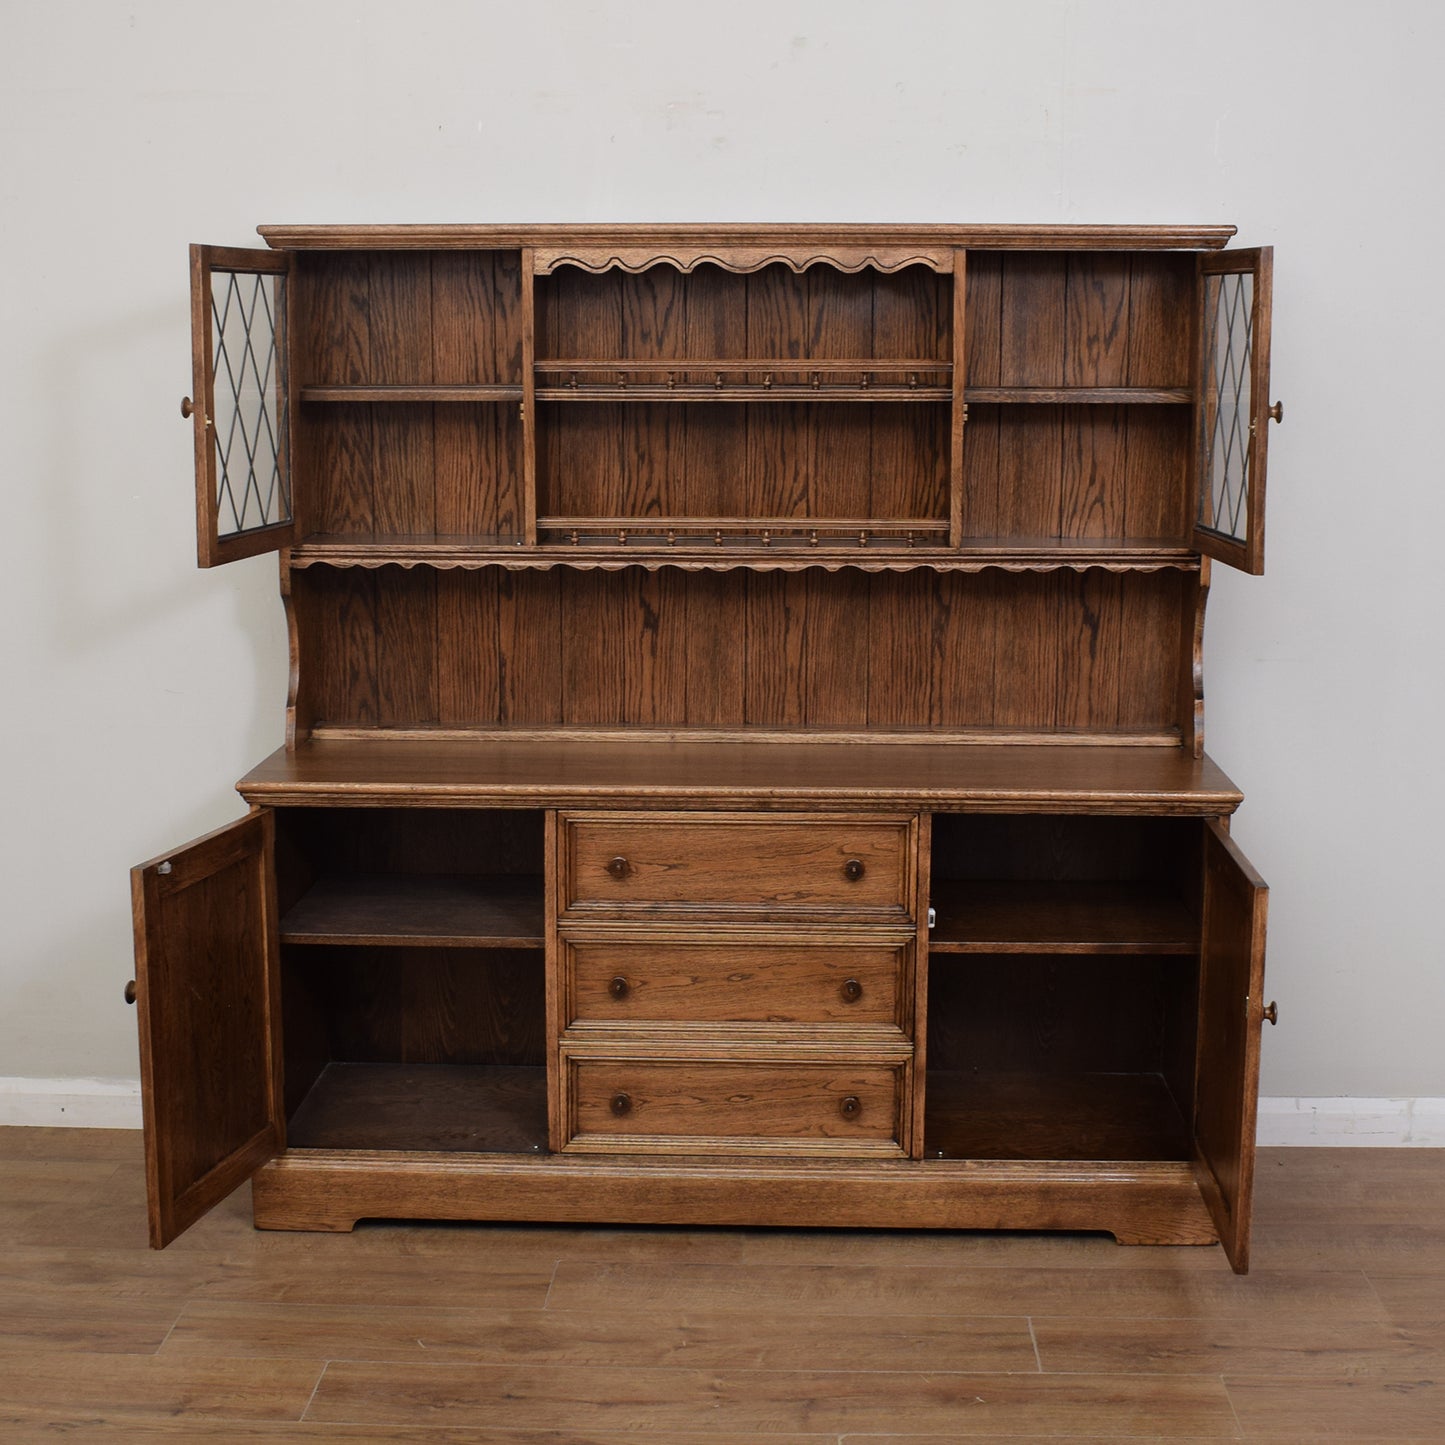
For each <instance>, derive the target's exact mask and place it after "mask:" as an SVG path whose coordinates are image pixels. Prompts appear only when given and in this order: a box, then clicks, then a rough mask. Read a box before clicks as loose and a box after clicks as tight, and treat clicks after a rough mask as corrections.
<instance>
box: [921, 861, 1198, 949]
mask: <svg viewBox="0 0 1445 1445" xmlns="http://www.w3.org/2000/svg"><path fill="white" fill-rule="evenodd" d="M932 903H933V906H934V908H935V910H936V911H937V923H936V925H935V927H934V929H933V932H932V933H931V934H930V935H929V939H928V951H929V953H930V954H934V953H1145V954H1157V953H1185V954H1192V953H1196V952H1197V951H1198V947H1199V943H1198V925H1197V923H1196V921H1195V920H1194V919H1193V918H1192V917H1191V915H1190V913H1189V910H1188V909H1187V908H1186V907H1185V906H1184V903H1183V900H1181V899H1180V898H1178V897H1177V896H1175V895H1173V894H1171V893H1170V892H1168V891H1167V890H1165V889H1163V888H1161V887H1158V886H1155V885H1152V884H1144V883H1060V882H1052V881H1051V882H1032V881H1029V882H1015V881H1006V882H995V881H989V880H981V881H968V882H949V881H946V880H943V879H935V880H934V883H933V889H932Z"/></svg>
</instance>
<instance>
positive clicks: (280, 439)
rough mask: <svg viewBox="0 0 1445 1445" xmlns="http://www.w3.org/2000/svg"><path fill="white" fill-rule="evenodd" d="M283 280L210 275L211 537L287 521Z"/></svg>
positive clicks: (264, 276) (257, 274)
mask: <svg viewBox="0 0 1445 1445" xmlns="http://www.w3.org/2000/svg"><path fill="white" fill-rule="evenodd" d="M285 307H286V277H285V276H282V275H275V274H265V273H260V272H250V271H222V270H213V271H212V272H211V340H212V355H211V362H212V376H213V383H212V385H213V387H214V392H213V397H212V410H211V423H212V428H213V432H212V434H213V436H214V439H215V442H214V444H215V448H216V534H217V536H218V537H220V538H225V537H235V536H240V535H241V534H242V533H244V532H254V531H256V530H257V529H258V528H261V527H272V526H276V525H277V524H279V523H283V522H289V521H290V520H291V478H290V468H289V466H288V462H287V454H286V436H287V416H286V375H285V367H286V360H285V350H284V347H283V346H282V345H281V336H282V326H283V318H284V316H285Z"/></svg>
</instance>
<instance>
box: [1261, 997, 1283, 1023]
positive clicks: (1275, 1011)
mask: <svg viewBox="0 0 1445 1445" xmlns="http://www.w3.org/2000/svg"><path fill="white" fill-rule="evenodd" d="M1264 1021H1265V1023H1267V1024H1277V1023H1278V1022H1279V1005H1278V1004H1277V1003H1275V1001H1274V1000H1273V999H1270V1001H1269V1002H1268V1003H1267V1004H1265V1006H1264Z"/></svg>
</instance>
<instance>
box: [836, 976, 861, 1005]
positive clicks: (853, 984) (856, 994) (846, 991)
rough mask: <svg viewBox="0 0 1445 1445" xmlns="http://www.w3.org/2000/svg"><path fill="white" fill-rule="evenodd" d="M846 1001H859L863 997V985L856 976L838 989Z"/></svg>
mask: <svg viewBox="0 0 1445 1445" xmlns="http://www.w3.org/2000/svg"><path fill="white" fill-rule="evenodd" d="M838 992H839V993H840V994H842V995H843V1002H844V1003H857V1002H858V1000H859V999H860V998H862V997H863V985H862V984H861V983H859V982H858V980H857V979H856V978H850V979H848V980H847V981H846V982H845V983H844V984H843V986H842V987H841V988H840V989H839V990H838Z"/></svg>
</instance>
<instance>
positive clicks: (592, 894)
mask: <svg viewBox="0 0 1445 1445" xmlns="http://www.w3.org/2000/svg"><path fill="white" fill-rule="evenodd" d="M915 836H916V835H915V829H914V824H913V821H912V820H911V819H906V818H896V817H895V818H848V817H838V818H834V817H828V818H819V817H813V818H797V817H790V816H787V815H776V816H769V815H766V814H748V815H738V814H726V813H720V814H706V813H700V814H699V813H694V814H691V815H686V816H681V817H680V816H678V815H677V814H665V815H662V816H653V817H649V816H647V815H645V814H632V815H627V814H615V813H614V814H605V813H595V814H572V815H570V816H568V817H565V818H564V819H563V821H562V867H561V869H560V878H561V891H562V900H561V902H562V910H563V914H564V916H566V915H567V914H573V915H575V914H578V913H581V914H584V915H585V914H587V913H593V914H609V915H611V916H626V915H628V914H632V915H634V916H635V915H639V914H641V915H646V914H656V913H659V912H661V913H679V912H683V913H686V912H692V913H694V914H697V913H713V914H720V915H726V916H746V915H753V916H766V915H769V914H784V915H793V916H806V915H810V914H811V915H816V916H824V917H837V916H838V915H840V914H843V915H846V914H856V915H860V916H868V915H871V916H875V917H877V916H883V917H889V918H892V919H898V920H901V919H903V918H907V917H908V916H910V914H911V912H912V892H913V876H914V869H913V849H914V846H915Z"/></svg>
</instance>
